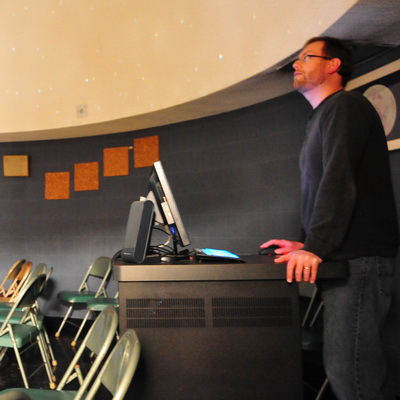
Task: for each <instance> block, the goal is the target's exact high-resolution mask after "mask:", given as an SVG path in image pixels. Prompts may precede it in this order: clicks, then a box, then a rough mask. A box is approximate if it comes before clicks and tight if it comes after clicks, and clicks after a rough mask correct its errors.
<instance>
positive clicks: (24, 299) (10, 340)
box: [0, 271, 55, 388]
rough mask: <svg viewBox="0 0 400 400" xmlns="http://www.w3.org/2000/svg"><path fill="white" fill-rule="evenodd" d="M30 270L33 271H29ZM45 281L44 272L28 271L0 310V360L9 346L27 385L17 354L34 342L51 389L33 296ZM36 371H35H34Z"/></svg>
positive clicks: (38, 293)
mask: <svg viewBox="0 0 400 400" xmlns="http://www.w3.org/2000/svg"><path fill="white" fill-rule="evenodd" d="M32 272H34V271H32ZM46 281H47V276H46V274H43V273H37V274H35V275H34V274H33V273H31V274H30V275H29V276H28V277H27V279H26V283H25V284H24V285H23V287H22V288H21V290H20V291H19V294H18V295H17V296H16V299H15V301H14V303H10V304H12V305H11V306H8V307H7V308H4V309H3V310H1V311H0V361H1V360H2V359H3V357H4V355H5V354H6V351H7V350H8V349H10V348H13V350H14V354H15V357H16V359H17V363H18V366H19V369H20V372H21V377H22V380H23V383H24V386H25V387H26V388H28V387H29V383H28V377H27V375H26V372H25V368H24V365H23V362H22V358H21V354H22V353H24V352H25V351H26V350H28V349H30V348H31V347H32V346H33V345H34V344H37V345H38V347H39V349H40V354H41V357H42V360H43V364H42V365H41V366H44V367H45V369H46V372H47V376H48V379H49V386H50V388H54V387H55V384H54V380H55V377H54V376H53V373H52V369H51V361H50V357H49V354H50V353H51V351H50V350H49V349H48V343H47V342H46V339H45V337H44V334H43V329H42V326H43V324H40V323H39V321H38V307H37V299H38V297H39V295H40V294H41V293H42V292H43V290H44V287H45V283H46ZM35 372H37V371H35Z"/></svg>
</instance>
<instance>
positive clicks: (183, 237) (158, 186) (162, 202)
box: [147, 161, 190, 255]
mask: <svg viewBox="0 0 400 400" xmlns="http://www.w3.org/2000/svg"><path fill="white" fill-rule="evenodd" d="M149 190H150V191H149V193H148V195H147V200H151V201H152V202H153V203H154V211H155V224H157V223H158V224H161V225H163V226H164V228H165V230H166V231H167V233H168V234H169V235H170V238H171V241H172V246H173V249H172V253H173V254H174V255H178V253H179V251H178V245H179V246H181V247H186V246H189V245H190V239H189V236H188V234H187V232H186V229H185V227H184V225H183V222H182V218H181V215H180V213H179V210H178V206H177V204H176V201H175V198H174V195H173V193H172V190H171V187H170V185H169V182H168V179H167V176H166V175H165V171H164V168H163V166H162V164H161V161H157V162H155V163H154V164H153V169H152V171H151V174H150V177H149Z"/></svg>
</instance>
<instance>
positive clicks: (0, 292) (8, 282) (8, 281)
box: [0, 259, 26, 297]
mask: <svg viewBox="0 0 400 400" xmlns="http://www.w3.org/2000/svg"><path fill="white" fill-rule="evenodd" d="M25 261H26V260H25V259H21V260H18V261H16V262H15V263H14V265H12V266H11V268H10V269H9V270H8V272H7V274H6V276H5V277H4V279H3V282H1V284H0V297H6V293H7V291H8V288H9V287H10V286H12V284H13V282H14V279H15V278H16V277H17V275H18V273H19V271H20V270H21V267H22V265H23V264H24V262H25Z"/></svg>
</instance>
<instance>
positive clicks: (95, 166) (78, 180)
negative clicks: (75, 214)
mask: <svg viewBox="0 0 400 400" xmlns="http://www.w3.org/2000/svg"><path fill="white" fill-rule="evenodd" d="M74 190H75V191H76V192H81V191H86V190H99V163H98V162H90V163H79V164H75V165H74Z"/></svg>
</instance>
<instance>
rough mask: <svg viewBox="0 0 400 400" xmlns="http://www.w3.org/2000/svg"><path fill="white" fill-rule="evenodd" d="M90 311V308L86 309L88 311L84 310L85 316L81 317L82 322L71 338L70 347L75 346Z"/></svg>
mask: <svg viewBox="0 0 400 400" xmlns="http://www.w3.org/2000/svg"><path fill="white" fill-rule="evenodd" d="M90 312H91V311H90V310H88V311H87V312H86V315H85V318H83V320H82V322H81V325H80V326H79V329H78V332H77V333H76V335H75V337H74V339H73V340H72V342H71V346H72V347H75V346H76V342H77V341H78V338H79V335H80V334H81V332H82V329H83V327H84V326H85V324H86V321H87V319H88V318H89V315H90Z"/></svg>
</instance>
